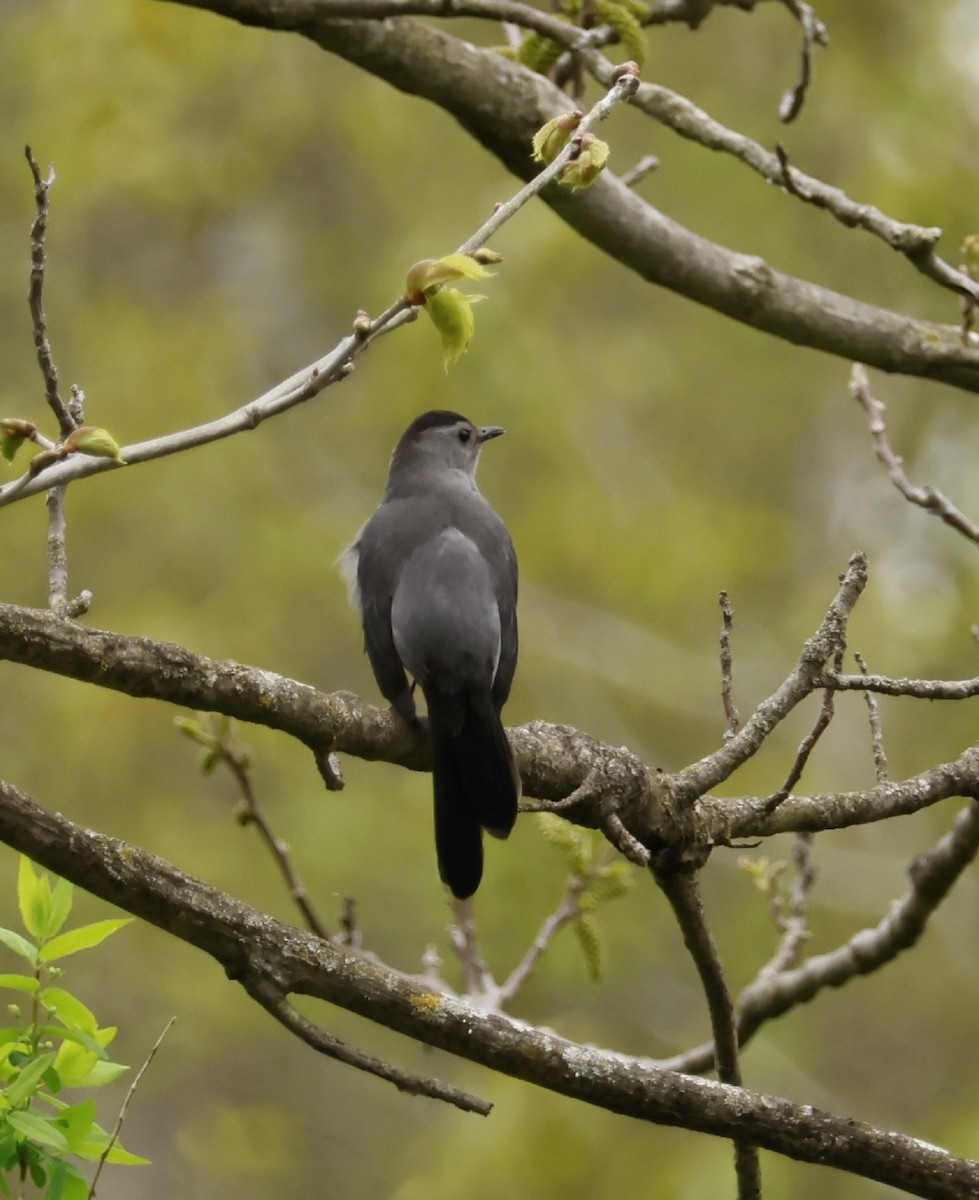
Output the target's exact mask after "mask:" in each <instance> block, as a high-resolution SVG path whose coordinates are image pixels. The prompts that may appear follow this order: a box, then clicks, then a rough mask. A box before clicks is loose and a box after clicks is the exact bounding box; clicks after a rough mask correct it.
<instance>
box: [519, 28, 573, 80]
mask: <svg viewBox="0 0 979 1200" xmlns="http://www.w3.org/2000/svg"><path fill="white" fill-rule="evenodd" d="M563 53H564V47H563V46H562V45H561V43H560V42H555V41H554V39H553V38H549V37H546V36H545V35H544V34H543V33H529V34H528V35H527V36H526V37H525V38H524V40H523V41H522V42H521V43H520V45H519V46H518V47H517V61H518V62H522V63H523V65H524V66H525V67H529V68H530V69H531V71H536V72H537V73H538V75H546V74H547V72H548V71H549V70H550V69H551V67H553V66H554V64H555V63H556V62H557V60H558V59H559V58H560V57H561V55H562V54H563Z"/></svg>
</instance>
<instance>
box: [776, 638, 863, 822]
mask: <svg viewBox="0 0 979 1200" xmlns="http://www.w3.org/2000/svg"><path fill="white" fill-rule="evenodd" d="M844 649H845V644H844V643H842V642H841V643H840V645H839V646H837V648H836V653H835V655H834V657H833V666H834V668H835V669H836V670H837V671H838V670H839V669H840V668H841V667H842V665H843V652H844ZM834 708H835V694H834V692H833V689H832V688H826V689H825V691H824V692H823V702H822V704H821V705H820V708H819V716H818V717H817V718H816V723H815V725H813V727H812V729H810V731H809V732H808V733H807V734H806V736H805V737H804V738H803V739H802V741H801V743H800V744H799V749H798V752H797V753H796V757H795V762H794V763H793V764H792V769H791V770H790V771H789V774H788V778H787V779H786V780H785V783H783V784H782V786H781V787H780V788H779V790H778V791H777V792H775V793H774V794H773V795H771V796H769V798H768V800H767V801H766V802H765V811H766V812H772V811H773V810H774V809H776V808H778V806H779V805H780V804H781V803H782V801H783V800H785V799H787V798H788V797H789V796H790V795H791V794H792V791H793V789H794V788H795V785H796V784H797V783H798V782H799V780H800V779H801V778H802V772H803V771H804V770H805V769H806V764H807V763H808V762H809V756H810V755H811V754H812V752H813V750H815V748H816V743H817V742H818V741H819V739H820V738H821V737H822V736H823V734H824V733H825V732H826V730H827V729H828V728H829V725H830V722H831V721H832V720H833V712H834Z"/></svg>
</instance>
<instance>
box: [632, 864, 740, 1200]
mask: <svg viewBox="0 0 979 1200" xmlns="http://www.w3.org/2000/svg"><path fill="white" fill-rule="evenodd" d="M656 882H657V883H658V884H659V886H660V888H661V889H662V891H663V894H664V895H665V896H666V898H667V900H668V901H669V903H670V907H671V908H672V910H673V915H674V916H675V917H676V920H677V924H678V925H679V926H680V932H681V934H682V935H683V942H684V945H685V946H686V948H687V950H688V951H689V953H690V957H691V958H692V959H693V963H694V966H695V967H696V969H697V974H698V975H699V976H700V982H701V986H702V987H703V990H704V996H705V998H706V1000H707V1009H708V1012H709V1013H710V1023H711V1032H712V1033H713V1035H714V1061H715V1064H716V1066H717V1077H718V1079H719V1080H720V1081H721V1082H722V1083H731V1084H734V1085H736V1086H738V1087H740V1086H741V1064H740V1060H739V1054H738V1035H737V1029H736V1026H735V1020H734V1005H733V1003H732V1001H731V994H730V992H729V991H728V986H727V980H726V979H725V977H724V969H723V967H722V965H721V960H720V956H719V954H718V953H717V946H716V945H715V943H714V939H713V936H712V935H711V932H710V928H709V926H708V924H707V920H706V917H705V915H704V909H703V902H702V900H701V897H700V888H699V885H698V881H697V872H696V871H695V870H694V869H693V868H692V867H689V866H680V867H679V868H676V869H670V870H666V871H662V872H657V873H656ZM734 1159H735V1170H736V1173H737V1180H738V1200H758V1198H759V1197H760V1196H761V1167H760V1165H759V1160H758V1147H757V1146H755V1145H753V1144H751V1143H750V1142H744V1141H741V1140H740V1139H738V1140H735V1142H734Z"/></svg>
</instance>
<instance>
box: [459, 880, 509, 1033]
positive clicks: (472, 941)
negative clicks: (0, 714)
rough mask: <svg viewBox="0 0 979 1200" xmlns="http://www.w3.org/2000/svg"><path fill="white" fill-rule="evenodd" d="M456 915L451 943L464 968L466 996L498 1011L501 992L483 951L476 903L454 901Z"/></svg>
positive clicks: (470, 900) (463, 989) (469, 900)
mask: <svg viewBox="0 0 979 1200" xmlns="http://www.w3.org/2000/svg"><path fill="white" fill-rule="evenodd" d="M452 912H453V915H454V918H455V920H454V922H453V924H452V925H450V926H449V941H450V942H451V945H452V949H453V950H454V951H455V954H456V957H457V958H458V960H459V965H460V966H461V967H462V991H463V994H464V995H466V996H469V997H470V998H471V999H474V1000H476V1001H478V1003H479V1004H480V1006H481V1007H485V1008H487V1009H490V1010H493V1009H497V1008H498V1007H499V1005H498V1004H497V1002H496V996H497V992H498V988H497V985H496V980H495V979H494V978H493V973H492V972H491V971H490V969H489V967H488V966H487V965H486V960H485V958H483V953H482V951H481V950H480V948H479V939H478V938H477V937H476V919H475V917H474V916H473V904H472V899H471V898H469V899H466V900H455V899H454V900H453V901H452Z"/></svg>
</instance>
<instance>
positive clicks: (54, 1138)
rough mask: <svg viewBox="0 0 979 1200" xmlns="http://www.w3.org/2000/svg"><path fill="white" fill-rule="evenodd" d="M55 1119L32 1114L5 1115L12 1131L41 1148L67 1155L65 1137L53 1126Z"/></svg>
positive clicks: (15, 1113) (16, 1113)
mask: <svg viewBox="0 0 979 1200" xmlns="http://www.w3.org/2000/svg"><path fill="white" fill-rule="evenodd" d="M54 1120H55V1118H53V1117H44V1116H41V1114H40V1113H34V1112H12V1113H7V1121H8V1122H9V1123H10V1124H11V1125H12V1126H13V1128H14V1129H16V1130H17V1132H18V1133H19V1134H21V1135H23V1136H24V1137H26V1138H30V1139H31V1141H32V1142H39V1143H40V1144H41V1145H42V1146H50V1147H51V1148H52V1149H53V1150H57V1151H58V1152H59V1153H61V1154H67V1153H68V1142H67V1139H66V1138H65V1135H64V1134H63V1133H62V1132H61V1130H60V1129H58V1128H57V1127H56V1126H55V1124H54Z"/></svg>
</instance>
